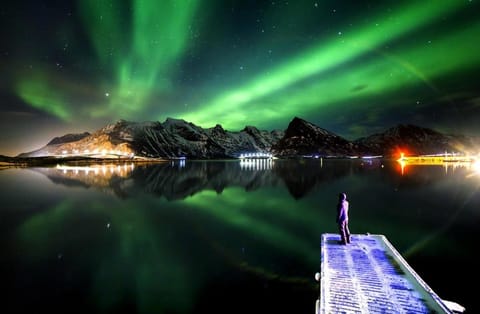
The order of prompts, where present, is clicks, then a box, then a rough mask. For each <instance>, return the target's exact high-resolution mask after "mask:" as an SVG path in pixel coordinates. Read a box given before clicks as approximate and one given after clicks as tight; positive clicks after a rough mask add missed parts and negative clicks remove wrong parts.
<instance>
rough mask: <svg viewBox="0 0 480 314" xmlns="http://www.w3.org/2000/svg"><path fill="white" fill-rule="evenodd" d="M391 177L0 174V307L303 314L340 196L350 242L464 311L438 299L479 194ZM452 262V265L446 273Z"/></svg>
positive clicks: (334, 171) (216, 172) (318, 168)
mask: <svg viewBox="0 0 480 314" xmlns="http://www.w3.org/2000/svg"><path fill="white" fill-rule="evenodd" d="M395 165H396V164H395V163H393V164H389V163H383V162H381V161H368V162H365V161H361V160H357V161H323V163H322V164H320V162H319V161H313V160H312V161H288V162H285V161H278V160H277V161H275V163H274V164H273V166H272V168H271V169H262V170H256V171H255V170H253V169H244V168H241V167H240V165H239V163H238V162H237V161H228V162H186V164H185V165H184V167H178V165H176V164H162V165H155V166H150V167H141V166H135V167H134V168H133V169H132V171H131V172H130V173H129V174H128V175H127V176H126V177H121V176H115V175H114V176H111V177H110V180H105V181H101V180H92V181H82V184H73V183H72V181H71V180H72V178H73V177H75V176H74V175H72V173H69V171H67V174H68V178H65V177H64V178H63V179H64V180H66V179H68V180H67V181H62V179H61V175H62V174H63V170H62V169H55V168H51V169H36V171H34V172H32V171H27V172H25V170H5V171H2V172H0V184H1V185H2V187H3V189H4V191H5V192H6V193H5V194H2V196H1V199H0V201H1V203H2V204H3V205H2V206H3V208H4V209H3V210H2V211H1V212H0V219H1V220H0V230H1V231H0V239H2V240H1V241H3V242H0V243H1V244H2V246H1V247H2V250H3V253H4V255H3V256H5V258H4V260H3V261H4V265H16V266H15V267H14V268H12V269H14V271H13V275H10V276H9V277H6V278H8V279H7V284H9V285H10V282H9V281H11V285H10V286H12V287H13V292H12V293H13V296H14V297H13V298H12V300H11V304H14V303H15V304H16V302H19V300H20V299H21V298H22V300H23V298H24V297H25V294H27V295H29V297H30V298H31V299H30V300H29V301H30V305H31V306H36V307H37V308H47V307H51V306H52V304H53V303H56V302H60V303H61V304H65V305H66V304H68V303H71V302H75V304H77V305H78V309H79V311H83V312H89V313H94V312H112V311H116V310H117V309H120V308H123V309H127V310H128V311H129V312H134V313H135V312H138V313H151V312H155V313H163V312H168V313H172V312H173V313H194V312H195V313H198V312H205V311H206V310H208V312H210V313H224V312H225V309H226V308H225V307H223V306H222V305H220V304H218V303H215V304H216V305H215V304H212V303H211V302H207V301H206V300H213V299H215V300H223V301H224V304H229V305H231V304H232V303H231V302H234V301H238V298H241V299H242V303H243V304H242V305H239V311H240V310H242V309H243V312H245V311H246V310H247V309H248V308H255V306H259V307H261V308H265V309H270V310H274V311H275V312H277V313H284V312H292V311H293V310H295V309H296V310H297V311H296V313H310V312H311V311H312V308H313V305H314V301H315V300H316V298H317V291H318V290H317V287H316V286H315V281H314V280H313V274H314V273H315V272H316V271H317V270H318V269H319V261H320V260H319V258H320V251H319V249H320V242H319V241H320V235H321V233H323V232H335V231H336V226H335V223H334V213H333V212H334V205H335V202H336V195H337V193H338V191H340V190H347V191H348V195H349V198H350V200H351V204H352V210H351V219H352V221H351V228H352V231H353V232H355V233H364V232H376V233H382V234H386V235H387V237H388V238H389V240H390V241H391V242H392V243H393V244H394V245H395V247H396V248H398V250H399V251H400V252H401V253H403V254H404V256H406V258H407V259H408V261H409V263H410V264H411V265H412V266H413V267H414V269H415V270H416V271H417V272H419V274H420V275H421V276H422V278H424V279H425V280H426V281H427V282H428V283H429V285H430V286H431V287H432V288H433V289H434V290H435V291H436V292H437V293H439V295H440V296H441V297H444V298H447V299H453V300H455V301H458V302H460V303H461V304H462V305H465V306H467V308H468V305H469V304H468V302H465V300H464V299H463V298H459V297H457V296H456V295H455V291H451V290H449V287H450V286H452V283H454V282H455V278H456V277H457V276H461V275H464V274H463V273H462V271H465V272H467V271H468V267H465V266H468V265H469V263H471V261H469V259H468V258H469V252H470V247H471V245H472V244H473V241H474V238H471V235H472V234H475V232H478V230H477V229H476V227H475V226H472V222H473V221H475V219H472V217H478V214H476V208H478V206H477V205H478V203H479V202H480V199H479V196H478V193H477V192H476V191H478V189H479V186H480V183H479V182H477V184H476V185H475V182H476V181H475V180H476V178H472V177H470V178H467V177H466V173H467V172H466V171H463V172H461V171H460V170H461V169H457V170H459V171H456V172H452V173H449V174H448V175H445V173H444V172H443V171H441V169H438V168H436V167H433V168H432V167H423V168H420V169H416V171H414V172H408V173H406V174H405V175H403V176H402V175H401V174H399V173H398V172H397V169H396V168H395ZM10 172H12V175H9V173H10ZM40 172H41V173H43V174H46V175H47V176H48V178H49V179H50V180H51V182H54V183H55V184H51V182H50V180H49V179H47V177H45V176H43V175H40V174H39V173H40ZM25 173H27V174H28V177H23V176H24V174H25ZM53 173H56V174H55V175H57V176H56V177H55V176H54V175H53ZM100 173H101V172H100ZM107 173H108V171H107ZM89 176H94V172H91V171H89ZM22 178H23V179H22ZM76 178H79V179H80V181H81V180H82V178H84V175H81V173H80V171H79V174H78V175H77V177H76ZM27 181H30V183H31V184H32V185H31V186H30V185H29V184H30V183H29V184H26V183H27ZM7 182H8V184H7ZM87 182H90V183H89V184H87ZM92 182H95V184H97V183H100V182H102V183H101V185H95V184H92ZM18 186H23V190H19V189H17V187H18ZM90 187H93V189H92V188H90ZM41 189H45V191H48V195H49V196H48V197H47V193H45V192H44V191H43V190H41ZM119 189H120V190H121V192H122V193H120V194H119ZM108 190H111V191H115V193H104V192H105V191H108ZM19 191H21V193H28V195H29V196H30V197H29V198H28V199H26V198H21V197H19V195H18V192H19ZM37 191H39V192H37ZM426 195H428V197H426ZM117 196H122V197H117ZM458 200H462V203H461V204H459V203H458ZM446 226H447V227H446ZM475 230H477V231H475ZM467 234H468V235H467ZM425 239H426V240H425ZM419 248H421V249H419ZM439 257H441V258H439ZM453 257H454V258H453ZM432 261H435V263H434V264H433V265H435V266H434V267H431V266H427V265H431V263H432ZM455 264H458V265H462V266H463V267H458V268H457V269H454V270H453V273H449V274H444V273H443V269H444V267H445V265H455ZM7 268H8V266H7ZM464 269H465V270H464ZM439 273H441V274H442V277H441V278H442V279H441V281H440V280H438V279H437V280H435V278H437V276H438V275H439ZM27 277H28V278H29V279H28V281H26V280H27ZM438 278H440V277H438ZM25 282H30V284H29V285H25ZM455 289H456V290H457V289H459V292H461V293H462V294H463V295H464V297H465V295H466V296H468V291H462V290H461V287H458V286H457V287H456V288H455ZM33 291H35V293H33ZM53 294H55V295H59V296H61V300H60V301H58V299H55V300H54V299H52V298H51V296H52V295H53ZM32 295H35V296H32ZM278 300H282V302H280V303H278ZM258 302H260V303H258ZM22 304H24V305H20V309H22V306H28V305H27V304H28V302H27V303H22Z"/></svg>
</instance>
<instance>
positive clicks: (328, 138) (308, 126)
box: [272, 117, 368, 157]
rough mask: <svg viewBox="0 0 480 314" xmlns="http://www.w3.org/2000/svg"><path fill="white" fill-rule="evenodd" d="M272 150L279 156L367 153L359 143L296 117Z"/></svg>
mask: <svg viewBox="0 0 480 314" xmlns="http://www.w3.org/2000/svg"><path fill="white" fill-rule="evenodd" d="M272 152H273V153H274V154H275V155H276V156H279V157H296V156H299V155H301V156H336V157H344V156H353V155H361V154H363V153H368V152H367V151H366V150H365V149H364V148H363V147H362V146H361V144H357V143H353V142H350V141H348V140H346V139H345V138H343V137H341V136H339V135H336V134H334V133H332V132H329V131H327V130H325V129H322V128H320V127H318V126H316V125H314V124H312V123H310V122H308V121H305V120H303V119H300V118H298V117H295V118H294V119H293V120H292V121H291V122H290V124H289V125H288V128H287V130H286V131H285V136H284V137H283V138H282V139H280V141H278V142H277V143H276V144H274V145H273V147H272Z"/></svg>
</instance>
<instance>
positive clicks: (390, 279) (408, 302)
mask: <svg viewBox="0 0 480 314" xmlns="http://www.w3.org/2000/svg"><path fill="white" fill-rule="evenodd" d="M316 277H317V278H316V279H317V280H319V281H320V298H319V300H317V303H316V309H315V310H316V314H333V313H362V314H366V313H392V314H393V313H395V314H397V313H458V312H456V311H453V310H452V306H456V305H458V304H456V303H454V302H450V301H444V300H442V299H441V298H440V297H438V295H437V294H436V293H435V292H434V291H433V290H432V289H431V288H430V287H429V286H428V285H427V284H426V283H425V282H424V281H423V280H422V279H421V278H420V276H419V275H417V273H416V272H415V271H414V270H413V269H412V268H411V267H410V266H409V265H408V263H407V262H406V261H405V260H404V259H403V257H402V256H401V255H400V254H399V253H398V252H397V251H396V249H395V248H394V247H393V246H392V245H391V244H390V242H389V241H388V240H387V238H386V237H385V236H383V235H370V234H366V235H359V234H354V235H352V239H351V243H350V244H347V245H342V244H340V236H339V235H338V234H323V235H322V240H321V267H320V273H317V274H316ZM318 277H319V278H318ZM458 306H459V305H458ZM459 307H460V309H461V306H459ZM460 312H461V311H460Z"/></svg>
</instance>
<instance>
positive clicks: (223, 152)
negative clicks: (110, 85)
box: [18, 118, 284, 159]
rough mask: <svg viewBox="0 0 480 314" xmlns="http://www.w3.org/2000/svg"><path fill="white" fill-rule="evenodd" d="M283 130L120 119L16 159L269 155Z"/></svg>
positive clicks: (57, 140)
mask: <svg viewBox="0 0 480 314" xmlns="http://www.w3.org/2000/svg"><path fill="white" fill-rule="evenodd" d="M283 134H284V132H283V131H272V132H268V131H262V130H258V129H257V128H255V127H253V126H247V127H245V128H244V129H243V130H242V131H239V132H230V131H226V130H224V129H223V128H222V127H221V126H220V125H217V126H215V127H213V128H207V129H203V128H201V127H199V126H196V125H194V124H193V123H189V122H186V121H184V120H179V119H171V118H168V119H167V120H166V121H165V122H163V123H160V122H141V123H140V122H129V121H125V120H120V121H118V122H116V123H114V124H110V125H107V126H105V127H104V128H102V129H100V130H98V131H96V132H94V133H92V134H89V135H86V133H84V134H82V135H77V136H78V138H79V139H78V140H77V141H72V140H71V139H72V138H73V137H74V136H72V135H69V136H63V137H59V138H55V139H54V140H52V141H50V142H49V143H48V144H47V145H46V146H44V147H42V148H40V149H38V150H35V151H32V152H28V153H23V154H20V155H19V156H18V157H40V156H52V155H56V156H70V155H77V154H80V155H85V156H95V157H101V156H106V157H114V156H134V155H135V156H144V157H158V158H178V157H188V158H198V159H213V158H235V157H238V156H239V155H240V154H242V153H247V152H265V153H267V152H270V149H271V147H272V145H273V144H274V143H276V142H278V140H279V139H280V138H282V137H283Z"/></svg>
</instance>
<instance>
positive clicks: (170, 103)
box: [0, 0, 480, 156]
mask: <svg viewBox="0 0 480 314" xmlns="http://www.w3.org/2000/svg"><path fill="white" fill-rule="evenodd" d="M0 29H1V30H0V32H1V34H2V35H1V41H0V69H1V72H0V73H1V75H0V110H1V118H0V154H3V155H10V156H14V155H16V154H18V153H20V152H25V151H31V150H34V149H36V148H39V147H41V146H43V145H45V144H46V143H47V142H48V141H49V140H50V139H51V138H53V137H54V136H60V135H64V134H66V133H77V132H84V131H88V132H93V131H95V130H97V129H98V128H101V127H103V126H104V125H105V124H107V123H112V122H115V121H117V120H118V119H125V120H129V121H138V122H140V121H160V122H163V121H164V120H165V119H166V118H167V117H173V118H178V119H184V120H186V121H188V122H192V123H194V124H196V125H198V126H201V127H204V128H207V127H213V126H215V125H216V124H221V125H222V126H223V127H224V128H225V129H226V130H228V131H239V130H241V129H243V128H244V127H245V126H246V125H254V126H256V127H258V128H260V129H262V130H273V129H282V130H284V129H286V128H287V126H288V123H289V122H290V121H291V120H292V119H293V117H295V116H298V117H300V118H303V119H305V120H307V121H310V122H312V123H314V124H316V125H318V126H320V127H322V128H325V129H327V130H330V131H332V132H335V133H337V134H339V135H341V136H344V137H346V138H347V139H349V140H354V139H356V138H359V137H362V136H367V135H371V134H373V133H376V132H381V131H384V130H385V129H386V128H389V127H391V126H394V125H396V124H398V123H412V124H416V125H419V126H423V127H430V128H434V129H436V130H438V131H441V132H447V133H462V134H467V135H480V123H479V121H480V119H479V118H480V75H479V73H480V72H479V70H480V1H478V0H471V1H469V0H451V1H446V0H431V1H428V0H426V1H359V0H352V1H321V0H308V1H301V0H300V1H299V0H289V1H277V0H275V1H252V0H204V1H201V0H130V1H116V0H79V1H72V0H64V1H39V0H31V1H30V0H17V1H8V3H7V4H4V5H3V6H2V7H1V8H0Z"/></svg>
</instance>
